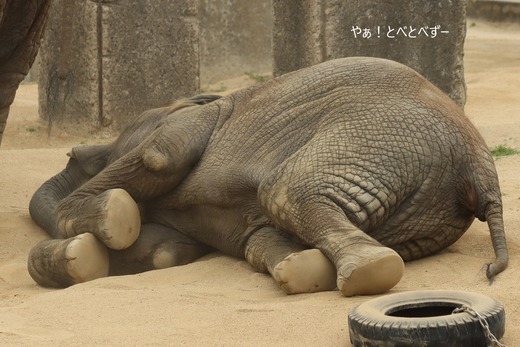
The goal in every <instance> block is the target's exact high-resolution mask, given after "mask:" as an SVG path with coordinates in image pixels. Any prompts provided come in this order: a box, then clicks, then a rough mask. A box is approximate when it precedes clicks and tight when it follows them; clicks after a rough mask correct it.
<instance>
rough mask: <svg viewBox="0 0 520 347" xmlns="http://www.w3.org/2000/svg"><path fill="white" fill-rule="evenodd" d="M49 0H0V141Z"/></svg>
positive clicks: (31, 59) (31, 58) (33, 53)
mask: <svg viewBox="0 0 520 347" xmlns="http://www.w3.org/2000/svg"><path fill="white" fill-rule="evenodd" d="M50 4H51V0H31V1H13V0H0V143H2V135H3V133H4V129H5V125H6V122H7V117H8V115H9V108H10V106H11V104H12V103H13V100H14V96H15V94H16V90H17V89H18V85H19V84H20V83H21V82H22V81H23V79H24V77H25V75H27V73H28V72H29V68H30V67H31V65H32V64H33V62H34V58H35V57H36V53H37V52H38V47H39V46H40V39H41V36H42V32H43V28H44V26H45V23H46V21H47V16H48V14H49V7H50Z"/></svg>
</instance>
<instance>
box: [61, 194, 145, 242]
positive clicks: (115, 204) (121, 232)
mask: <svg viewBox="0 0 520 347" xmlns="http://www.w3.org/2000/svg"><path fill="white" fill-rule="evenodd" d="M74 199H75V200H73V201H74V203H75V204H74V203H71V202H70V201H69V199H64V200H63V201H62V202H61V203H60V205H59V207H58V213H57V220H58V226H57V227H58V228H57V229H58V231H59V232H60V233H61V236H62V237H64V238H69V237H73V236H75V235H80V234H83V233H92V234H94V235H95V236H96V237H97V238H98V239H99V240H101V241H102V242H103V243H104V244H105V245H106V246H107V247H109V248H112V249H125V248H127V247H129V246H130V245H132V244H133V243H134V242H135V240H136V239H137V237H138V236H139V230H140V227H141V217H140V213H139V208H138V206H137V204H136V202H135V201H134V200H133V199H132V197H131V196H130V195H129V194H128V193H127V192H126V191H125V190H123V189H120V188H116V189H109V190H107V191H105V192H103V193H101V194H99V195H97V196H93V197H90V198H84V199H82V200H81V199H79V197H77V196H76V197H74ZM74 205H76V209H77V211H78V213H76V214H75V215H70V214H69V215H67V214H66V213H64V210H65V211H70V208H71V207H73V206H74ZM78 205H79V206H78ZM64 206H65V207H66V209H64V208H63V207H64ZM60 207H61V208H60Z"/></svg>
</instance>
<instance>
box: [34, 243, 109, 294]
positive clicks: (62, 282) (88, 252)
mask: <svg viewBox="0 0 520 347" xmlns="http://www.w3.org/2000/svg"><path fill="white" fill-rule="evenodd" d="M27 267H28V270H29V274H30V275H31V277H32V278H33V279H34V280H35V281H36V283H38V284H40V285H42V286H44V287H58V288H60V287H68V286H70V285H73V284H76V283H82V282H87V281H91V280H94V279H96V278H100V277H106V276H108V269H109V258H108V252H107V249H106V247H105V245H104V244H103V243H101V242H100V241H99V240H98V239H97V238H96V237H95V236H94V235H92V234H90V233H85V234H81V235H78V236H75V237H73V238H70V239H66V240H47V241H42V242H40V243H38V244H37V245H36V246H34V247H33V248H32V249H31V252H30V253H29V259H28V263H27Z"/></svg>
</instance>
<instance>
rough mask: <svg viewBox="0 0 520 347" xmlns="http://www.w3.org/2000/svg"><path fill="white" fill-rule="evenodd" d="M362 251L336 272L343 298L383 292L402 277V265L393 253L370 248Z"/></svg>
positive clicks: (384, 248)
mask: <svg viewBox="0 0 520 347" xmlns="http://www.w3.org/2000/svg"><path fill="white" fill-rule="evenodd" d="M363 251H364V252H362V253H361V257H356V258H355V259H354V260H347V263H346V264H345V265H343V266H341V267H340V269H339V271H338V282H337V283H338V289H339V290H340V291H341V293H342V294H343V295H345V296H354V295H374V294H381V293H384V292H386V291H388V290H390V289H391V288H392V287H394V286H395V285H396V284H397V283H399V281H400V280H401V277H402V276H403V273H404V262H403V260H402V259H401V257H400V256H399V254H397V253H396V252H395V251H394V250H392V249H390V248H387V247H380V246H370V247H368V248H366V249H363ZM358 254H359V253H358Z"/></svg>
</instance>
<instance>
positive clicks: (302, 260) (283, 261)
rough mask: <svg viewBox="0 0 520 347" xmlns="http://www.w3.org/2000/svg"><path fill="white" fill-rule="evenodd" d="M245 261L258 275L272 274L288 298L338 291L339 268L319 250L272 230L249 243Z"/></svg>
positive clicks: (259, 233) (265, 228)
mask: <svg viewBox="0 0 520 347" xmlns="http://www.w3.org/2000/svg"><path fill="white" fill-rule="evenodd" d="M245 258H246V259H247V261H248V262H249V263H250V264H251V266H253V268H254V269H255V270H256V271H258V272H268V273H270V274H271V276H272V277H273V278H274V280H275V281H276V282H277V283H278V285H279V286H280V287H281V288H282V289H283V290H284V291H285V292H286V293H287V294H299V293H313V292H320V291H326V290H333V289H334V288H335V287H336V268H335V267H334V265H333V264H332V263H331V262H330V261H329V260H328V259H327V257H325V256H324V255H323V253H321V252H320V251H319V250H318V249H306V248H304V247H303V246H302V245H300V244H298V243H296V242H294V241H292V240H290V239H288V238H287V237H285V236H284V235H282V234H281V233H280V232H279V231H278V230H276V229H274V228H272V227H263V228H261V229H260V230H258V231H256V232H255V233H254V234H253V235H252V236H251V237H250V238H249V240H248V241H247V245H246V250H245Z"/></svg>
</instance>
